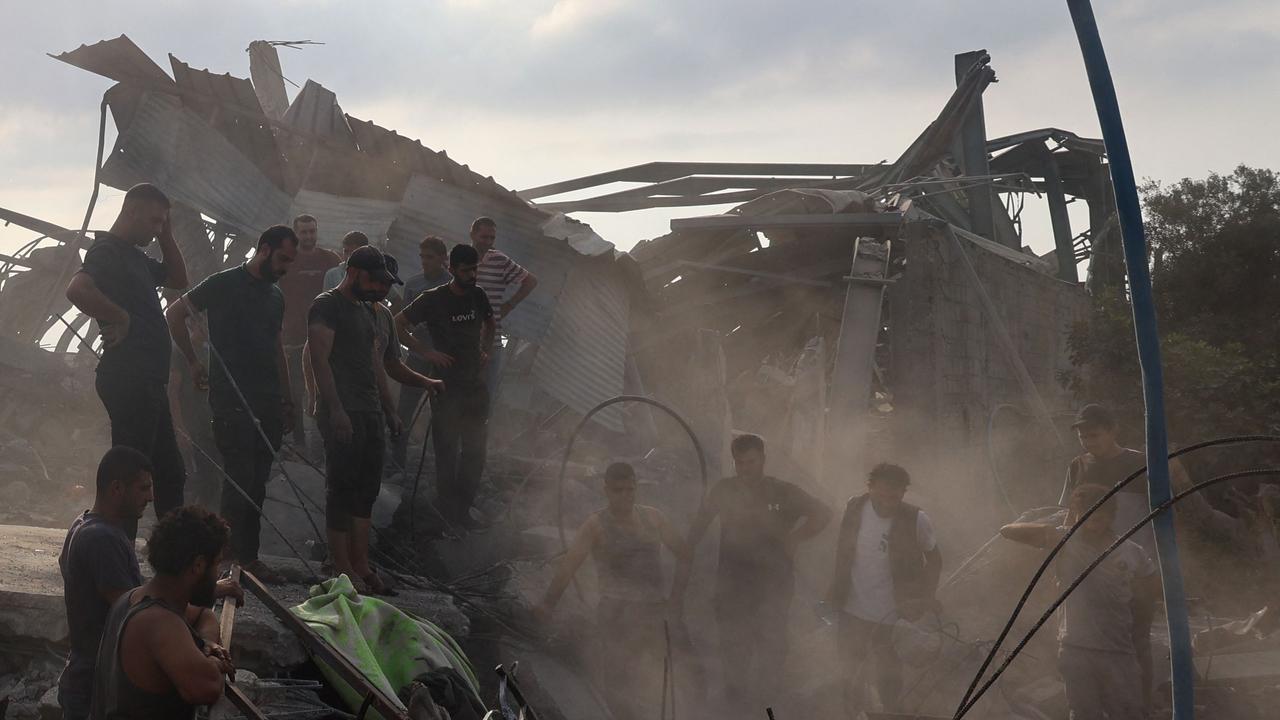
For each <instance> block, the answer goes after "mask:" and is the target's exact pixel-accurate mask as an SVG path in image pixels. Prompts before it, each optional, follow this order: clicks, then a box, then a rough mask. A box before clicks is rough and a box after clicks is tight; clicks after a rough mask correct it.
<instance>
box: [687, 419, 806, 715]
mask: <svg viewBox="0 0 1280 720" xmlns="http://www.w3.org/2000/svg"><path fill="white" fill-rule="evenodd" d="M730 449H731V451H732V454H733V467H734V471H735V473H736V474H735V475H734V476H733V477H730V478H725V479H723V480H721V481H719V482H717V483H716V484H715V485H714V486H713V487H712V488H711V492H709V493H708V494H707V497H706V500H704V501H703V504H702V507H701V508H699V510H698V514H697V515H696V516H695V517H694V519H693V526H692V528H691V529H690V531H689V543H688V545H689V547H690V548H696V547H697V546H698V542H699V541H700V540H701V539H702V536H703V534H704V533H705V532H706V531H707V528H708V527H709V526H710V525H711V522H712V521H713V520H715V519H716V518H717V517H719V518H720V560H719V563H718V565H717V573H716V591H715V601H714V602H715V610H716V624H717V625H718V626H719V630H720V652H721V666H722V668H723V673H724V688H725V691H726V695H727V698H726V699H727V700H728V701H729V702H730V703H731V704H732V705H733V706H735V707H736V708H737V709H739V710H741V711H742V713H743V714H744V715H748V714H750V712H748V709H749V708H758V707H764V706H765V705H767V704H769V703H771V702H774V701H775V700H776V699H777V692H778V683H777V680H778V677H779V672H778V671H779V669H780V668H781V667H782V665H783V662H784V660H785V659H786V654H787V625H788V622H789V618H790V611H791V598H792V596H793V595H794V594H795V561H794V556H795V552H796V548H797V547H798V546H799V545H800V544H801V543H803V542H805V541H807V540H810V539H812V538H814V537H816V536H817V535H818V533H820V532H822V529H823V528H825V527H826V526H827V524H828V523H830V522H831V509H830V508H828V507H827V506H826V505H824V504H823V503H822V501H820V500H818V499H817V498H815V497H813V496H812V495H810V494H809V493H807V492H805V491H804V490H803V489H801V488H800V487H799V486H797V485H793V484H791V483H789V482H785V481H782V480H779V479H777V478H775V477H771V476H768V475H765V474H764V465H765V454H764V440H763V439H761V438H760V436H758V435H739V436H738V437H735V438H734V439H733V444H732V445H731V446H730ZM752 712H754V710H752Z"/></svg>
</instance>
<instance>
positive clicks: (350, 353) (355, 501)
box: [308, 246, 402, 592]
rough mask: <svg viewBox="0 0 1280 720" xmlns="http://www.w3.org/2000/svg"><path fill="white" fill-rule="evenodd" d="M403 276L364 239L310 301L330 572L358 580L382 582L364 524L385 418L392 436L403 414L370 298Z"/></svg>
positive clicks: (377, 481) (377, 475) (378, 586)
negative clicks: (341, 271) (335, 281)
mask: <svg viewBox="0 0 1280 720" xmlns="http://www.w3.org/2000/svg"><path fill="white" fill-rule="evenodd" d="M392 283H395V284H402V283H401V281H400V278H399V277H397V276H396V275H395V274H394V273H392V272H391V271H390V270H388V268H387V264H386V260H385V259H384V258H383V255H382V253H381V252H380V251H379V250H378V249H377V248H374V247H370V246H365V247H362V248H359V249H357V250H356V251H355V252H353V253H351V257H349V258H347V274H346V275H345V276H344V277H343V279H342V283H341V284H339V285H338V287H336V288H334V289H332V290H328V291H325V292H323V293H320V295H318V296H317V297H316V299H315V302H313V303H312V304H311V312H310V316H309V320H308V322H309V324H310V331H309V340H308V345H309V348H310V355H311V367H312V370H313V371H314V372H315V380H316V389H317V391H318V392H319V394H320V402H319V406H318V408H317V411H316V423H317V424H318V425H319V426H320V432H321V434H322V435H323V436H324V446H325V463H326V467H325V525H326V528H327V534H328V540H329V557H330V559H331V560H332V562H333V567H334V570H335V572H338V573H346V574H347V575H348V576H349V577H350V578H351V579H352V581H353V582H356V583H357V586H360V585H364V586H365V587H367V588H368V589H369V590H370V591H372V592H381V591H383V590H384V589H385V586H384V585H383V583H382V580H381V579H380V578H379V577H378V576H377V574H376V573H374V572H373V569H372V568H371V567H370V565H369V526H370V522H371V521H370V518H371V517H372V515H373V503H374V501H375V500H376V499H377V497H378V491H379V489H380V488H381V486H382V454H383V449H384V447H385V443H386V436H385V433H384V430H383V424H384V423H386V425H387V427H388V428H389V429H390V431H391V434H392V435H393V436H395V435H398V434H399V432H400V418H399V417H398V416H397V415H396V414H395V413H394V412H390V413H387V412H384V411H383V410H384V408H394V407H395V400H394V399H393V398H392V397H391V391H390V389H389V387H388V385H387V378H386V372H385V369H384V367H383V352H384V348H382V347H380V346H379V344H378V342H377V335H378V332H377V328H376V321H375V313H374V310H373V308H372V307H370V305H369V303H370V302H377V301H378V300H380V299H381V298H382V297H385V296H386V288H385V286H387V285H390V284H392Z"/></svg>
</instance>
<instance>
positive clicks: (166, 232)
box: [156, 211, 173, 242]
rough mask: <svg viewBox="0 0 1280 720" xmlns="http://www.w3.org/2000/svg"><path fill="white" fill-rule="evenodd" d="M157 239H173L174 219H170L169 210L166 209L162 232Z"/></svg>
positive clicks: (164, 240)
mask: <svg viewBox="0 0 1280 720" xmlns="http://www.w3.org/2000/svg"><path fill="white" fill-rule="evenodd" d="M156 240H158V241H160V242H166V241H172V240H173V220H172V219H170V217H169V212H168V211H165V214H164V224H163V225H161V226H160V234H159V235H156Z"/></svg>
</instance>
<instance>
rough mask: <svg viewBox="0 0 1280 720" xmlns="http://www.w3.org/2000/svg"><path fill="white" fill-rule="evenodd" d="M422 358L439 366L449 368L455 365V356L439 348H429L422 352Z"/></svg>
mask: <svg viewBox="0 0 1280 720" xmlns="http://www.w3.org/2000/svg"><path fill="white" fill-rule="evenodd" d="M422 359H423V360H426V361H427V362H429V363H431V364H432V365H435V366H436V367H438V368H447V367H452V366H453V356H452V355H448V354H445V353H442V352H440V351H439V350H428V351H426V352H424V353H422Z"/></svg>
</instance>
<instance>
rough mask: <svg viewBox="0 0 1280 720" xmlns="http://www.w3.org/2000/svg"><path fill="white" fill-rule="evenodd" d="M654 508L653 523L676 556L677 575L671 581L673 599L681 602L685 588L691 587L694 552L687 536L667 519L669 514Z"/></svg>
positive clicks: (659, 535)
mask: <svg viewBox="0 0 1280 720" xmlns="http://www.w3.org/2000/svg"><path fill="white" fill-rule="evenodd" d="M652 510H653V512H652V513H651V514H652V519H653V524H654V526H655V527H656V528H657V529H658V537H660V538H661V539H662V544H663V545H666V546H667V549H668V550H670V551H671V554H672V555H674V556H675V558H676V572H675V577H674V578H673V579H672V581H671V600H673V601H675V602H680V600H681V599H682V598H683V597H684V593H685V590H686V589H688V587H689V576H690V575H691V574H692V572H693V553H692V552H690V550H689V544H688V543H687V542H686V541H685V538H683V537H681V536H680V533H678V532H676V529H675V528H674V527H672V525H671V523H670V522H669V521H668V520H667V516H666V515H664V514H663V513H662V511H661V510H658V509H656V508H653V509H652Z"/></svg>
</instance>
